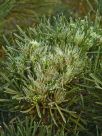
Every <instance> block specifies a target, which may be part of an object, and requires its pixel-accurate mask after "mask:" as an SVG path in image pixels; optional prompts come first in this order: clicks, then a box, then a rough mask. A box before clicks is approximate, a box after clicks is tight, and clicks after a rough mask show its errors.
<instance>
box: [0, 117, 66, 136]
mask: <svg viewBox="0 0 102 136" xmlns="http://www.w3.org/2000/svg"><path fill="white" fill-rule="evenodd" d="M52 135H53V136H66V134H65V133H64V130H63V129H61V130H58V131H56V132H55V133H54V132H53V130H52V127H51V126H44V125H41V124H40V123H36V122H35V121H34V119H29V118H26V119H25V120H24V121H21V120H20V119H18V120H17V121H16V122H14V123H11V124H9V125H6V124H4V130H3V129H2V131H1V133H0V136H52Z"/></svg>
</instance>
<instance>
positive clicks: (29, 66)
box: [0, 16, 102, 134]
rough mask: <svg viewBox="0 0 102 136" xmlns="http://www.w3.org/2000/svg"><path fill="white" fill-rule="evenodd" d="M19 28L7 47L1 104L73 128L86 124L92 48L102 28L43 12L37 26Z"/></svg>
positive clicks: (74, 130) (97, 44)
mask: <svg viewBox="0 0 102 136" xmlns="http://www.w3.org/2000/svg"><path fill="white" fill-rule="evenodd" d="M18 29H19V31H20V34H14V35H15V37H14V40H13V42H12V43H9V42H8V41H7V39H6V38H5V37H4V39H5V41H6V43H7V45H6V46H5V47H4V50H5V54H6V60H5V61H4V62H2V63H3V64H2V65H3V66H4V73H2V72H1V73H0V75H1V76H2V83H1V84H2V86H1V91H0V93H1V94H2V95H1V99H0V101H1V107H2V108H3V109H6V110H8V111H15V112H16V111H19V112H22V113H24V114H27V115H29V116H30V115H31V116H33V117H34V119H35V121H38V122H39V121H40V122H43V123H44V124H45V125H51V124H54V125H55V126H56V127H63V126H64V128H65V129H66V130H67V132H68V133H73V134H78V132H80V131H82V130H85V128H84V127H85V126H86V125H87V124H86V123H87V121H85V120H84V117H83V115H84V114H83V103H82V102H83V101H82V100H83V95H82V88H80V87H79V86H77V85H76V84H79V83H81V82H83V79H81V78H82V77H83V75H84V74H88V72H90V68H89V67H88V65H90V58H91V57H92V55H91V53H92V51H94V50H96V49H98V48H99V47H100V45H101V43H102V38H101V28H100V27H99V24H98V23H97V22H96V23H95V24H93V23H92V22H89V21H88V20H87V18H86V19H84V20H80V19H77V20H75V21H73V20H72V19H70V20H69V21H68V20H67V19H66V18H65V17H64V16H58V17H56V18H55V17H53V18H49V19H46V18H43V19H42V21H41V23H40V24H39V25H38V26H36V28H29V29H28V30H27V34H26V32H24V31H23V30H22V29H21V28H20V27H18Z"/></svg>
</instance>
